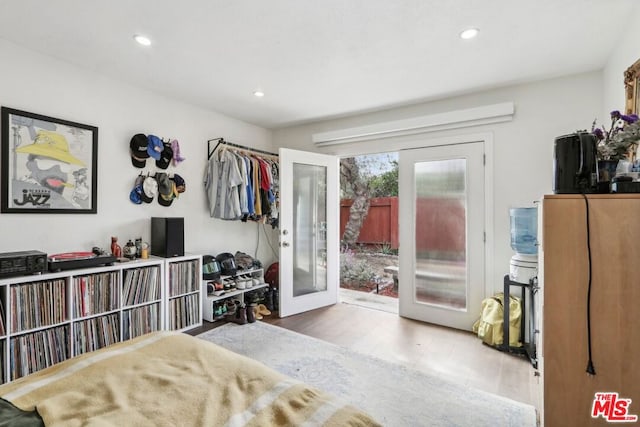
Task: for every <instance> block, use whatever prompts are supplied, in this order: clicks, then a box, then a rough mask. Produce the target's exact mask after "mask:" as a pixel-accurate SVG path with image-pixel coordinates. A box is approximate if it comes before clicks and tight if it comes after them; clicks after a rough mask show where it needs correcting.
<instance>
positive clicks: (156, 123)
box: [0, 40, 277, 265]
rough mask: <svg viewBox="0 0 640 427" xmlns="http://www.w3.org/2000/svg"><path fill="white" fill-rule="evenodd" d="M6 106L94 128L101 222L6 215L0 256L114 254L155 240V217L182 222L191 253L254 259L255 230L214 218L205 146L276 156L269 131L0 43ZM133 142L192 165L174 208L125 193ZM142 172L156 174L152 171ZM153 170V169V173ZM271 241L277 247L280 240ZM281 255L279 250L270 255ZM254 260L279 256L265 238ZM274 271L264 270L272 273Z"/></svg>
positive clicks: (84, 217)
mask: <svg viewBox="0 0 640 427" xmlns="http://www.w3.org/2000/svg"><path fill="white" fill-rule="evenodd" d="M0 64H2V67H1V68H0V104H2V106H6V107H11V108H15V109H20V110H25V111H29V112H33V113H38V114H42V115H45V116H50V117H55V118H59V119H66V120H70V121H74V122H78V123H83V124H88V125H93V126H97V127H98V134H99V141H98V163H99V165H98V200H97V202H98V213H97V214H95V215H91V214H64V215H61V214H0V229H1V230H2V237H1V238H0V252H7V251H17V250H29V249H37V250H42V251H44V252H47V253H49V254H52V253H59V252H69V251H85V250H91V248H92V247H93V246H98V247H102V248H108V247H109V245H110V237H111V236H118V238H119V242H120V244H122V245H124V244H125V243H126V242H127V240H128V239H135V238H136V237H142V238H143V240H145V241H150V227H151V225H150V218H151V217H154V216H158V217H184V218H185V250H186V251H188V252H194V253H210V254H213V255H215V254H217V253H219V252H223V251H228V252H235V251H237V250H239V251H243V252H246V253H248V254H250V255H252V256H254V255H255V251H256V245H257V238H258V234H257V233H258V227H262V225H260V226H258V225H257V224H254V223H241V222H239V221H234V222H228V221H222V220H219V219H214V218H210V217H209V214H208V210H207V208H206V200H205V195H204V187H203V183H202V177H203V171H204V167H205V164H206V160H207V140H208V139H211V138H215V137H225V138H226V139H227V140H229V141H232V142H236V143H240V144H244V145H250V146H252V147H255V148H261V149H266V150H272V149H273V145H272V134H271V131H269V130H266V129H263V128H260V127H257V126H253V125H250V124H247V123H244V122H241V121H239V120H236V119H232V118H229V117H226V116H223V115H221V114H217V113H215V112H211V111H206V110H203V109H199V108H196V107H193V106H189V105H186V104H184V103H181V102H178V101H175V100H172V99H168V98H165V97H162V96H159V95H156V94H153V93H151V92H148V91H145V90H142V89H139V88H136V87H132V86H129V85H127V84H123V83H119V82H116V81H113V80H111V79H108V78H106V77H104V76H102V75H100V74H98V73H96V72H92V71H89V70H84V69H80V68H78V67H75V66H71V65H69V64H67V63H64V62H60V61H58V60H55V59H52V58H49V57H47V56H43V55H40V54H37V53H34V52H32V51H28V50H25V49H23V48H20V47H18V46H16V45H14V44H11V43H8V42H6V41H3V40H0ZM136 133H144V134H149V133H152V134H155V135H158V136H161V137H171V138H176V139H178V140H179V141H180V148H181V153H182V155H183V156H184V157H186V159H187V160H186V161H184V162H182V163H181V164H179V165H178V166H177V167H175V168H173V166H171V167H170V168H169V170H168V171H169V172H174V173H178V174H180V175H181V176H182V177H183V178H184V179H185V181H186V183H187V190H186V192H185V193H183V194H182V195H180V198H179V199H177V200H175V201H174V202H173V205H172V206H170V207H163V206H160V205H158V204H157V203H156V202H153V203H151V204H142V205H135V204H133V203H132V202H130V201H129V192H130V191H131V188H132V186H133V182H134V180H135V177H136V176H137V175H138V172H139V171H140V169H136V168H134V167H133V166H132V165H131V161H130V157H129V141H130V139H131V137H132V136H133V135H134V134H136ZM147 165H148V166H147V168H146V169H145V170H150V171H152V172H153V171H155V170H156V168H155V164H153V165H152V162H150V161H148V162H147ZM150 165H152V166H150ZM267 233H268V234H269V237H270V238H271V239H272V241H273V242H274V243H276V240H275V239H274V234H273V233H272V232H271V231H270V227H268V230H267ZM274 247H275V248H276V249H277V246H274ZM258 259H260V260H261V261H262V262H263V263H270V262H271V261H272V260H273V259H274V255H273V252H272V250H271V249H270V247H269V246H268V245H267V242H266V241H265V233H264V232H263V231H262V230H260V248H259V250H258ZM267 265H268V264H267Z"/></svg>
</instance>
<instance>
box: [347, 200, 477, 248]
mask: <svg viewBox="0 0 640 427" xmlns="http://www.w3.org/2000/svg"><path fill="white" fill-rule="evenodd" d="M351 204H352V200H351V199H343V200H341V201H340V236H342V235H343V234H344V228H345V226H346V224H347V221H348V220H349V208H350V207H351ZM417 204H418V206H417V208H418V218H417V222H416V225H417V228H416V233H417V235H418V236H421V239H419V240H418V241H417V242H416V249H417V251H418V252H438V253H443V254H446V253H449V254H455V253H458V254H464V252H465V246H466V230H465V222H466V221H465V207H464V204H463V203H461V202H460V200H458V199H455V198H453V199H442V198H421V199H419V200H418V202H417ZM358 243H360V244H365V245H383V244H388V245H390V247H391V248H392V249H398V247H399V238H398V198H397V197H378V198H373V199H371V205H370V207H369V213H368V214H367V217H366V218H365V220H364V224H362V228H361V229H360V236H359V237H358Z"/></svg>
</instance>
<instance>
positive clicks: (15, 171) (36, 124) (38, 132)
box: [0, 107, 98, 214]
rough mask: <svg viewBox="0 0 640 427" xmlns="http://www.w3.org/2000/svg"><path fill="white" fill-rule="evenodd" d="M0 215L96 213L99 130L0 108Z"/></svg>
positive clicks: (66, 121)
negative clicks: (0, 163)
mask: <svg viewBox="0 0 640 427" xmlns="http://www.w3.org/2000/svg"><path fill="white" fill-rule="evenodd" d="M0 115H1V116H2V138H1V139H2V170H1V171H0V176H1V179H2V182H1V185H0V193H1V197H2V200H1V203H0V211H1V212H2V213H71V214H75V213H87V214H95V213H96V212H97V203H96V202H97V200H96V190H97V176H98V170H97V167H98V128H97V127H95V126H89V125H83V124H80V123H75V122H71V121H68V120H61V119H55V118H53V117H46V116H42V115H39V114H33V113H28V112H26V111H20V110H14V109H11V108H7V107H2V109H1V112H0Z"/></svg>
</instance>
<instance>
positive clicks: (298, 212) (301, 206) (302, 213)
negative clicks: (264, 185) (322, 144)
mask: <svg viewBox="0 0 640 427" xmlns="http://www.w3.org/2000/svg"><path fill="white" fill-rule="evenodd" d="M339 188H340V187H339V160H338V158H337V157H334V156H328V155H325V154H318V153H310V152H305V151H297V150H290V149H285V148H281V149H280V299H279V303H280V313H279V314H280V317H285V316H290V315H292V314H297V313H302V312H304V311H308V310H313V309H315V308H319V307H324V306H327V305H332V304H336V303H337V302H338V287H339V285H340V257H339V226H340V212H339V209H340V203H339V202H340V200H339V199H340V197H339Z"/></svg>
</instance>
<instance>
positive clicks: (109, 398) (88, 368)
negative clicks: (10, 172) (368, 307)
mask: <svg viewBox="0 0 640 427" xmlns="http://www.w3.org/2000/svg"><path fill="white" fill-rule="evenodd" d="M0 396H2V398H3V399H5V400H6V401H7V402H10V403H11V404H13V405H15V407H17V408H18V409H20V410H24V411H34V410H35V411H37V414H39V415H40V416H41V417H42V420H43V421H44V424H45V425H46V426H65V427H73V426H145V425H149V426H230V427H231V426H244V425H247V426H303V425H307V426H317V425H325V426H377V425H380V424H378V423H376V422H375V421H374V420H373V419H371V418H370V417H369V416H368V415H367V414H365V413H363V412H361V411H359V410H357V409H356V408H354V407H352V406H349V405H345V404H343V403H341V402H340V401H339V400H337V399H335V398H333V397H332V396H330V395H327V394H325V393H323V392H321V391H319V390H316V389H314V388H312V387H310V386H307V385H305V384H303V383H300V382H299V381H296V380H293V379H291V378H289V377H286V376H284V375H282V374H280V373H278V372H276V371H275V370H272V369H270V368H268V367H266V366H265V365H262V364H261V363H259V362H257V361H254V360H252V359H249V358H246V357H244V356H241V355H238V354H236V353H233V352H231V351H229V350H226V349H224V348H222V347H219V346H217V345H215V344H213V343H210V342H207V341H204V340H201V339H198V338H195V337H192V336H189V335H186V334H182V333H177V332H166V331H165V332H154V333H151V334H147V335H144V336H142V337H138V338H136V339H133V340H130V341H126V342H122V343H118V344H114V345H112V346H109V347H107V348H103V349H101V350H98V351H95V352H92V353H88V354H84V355H81V356H78V357H75V358H73V359H70V360H67V361H65V362H62V363H60V364H57V365H54V366H51V367H49V368H47V369H44V370H42V371H39V372H36V373H34V374H31V375H29V376H27V377H24V378H21V379H19V380H17V381H14V382H11V383H9V384H4V385H2V386H0ZM3 403H4V404H5V405H4V406H3V407H2V408H3V409H2V410H3V411H4V408H5V407H6V406H7V404H6V402H3ZM9 406H10V405H9ZM32 415H33V414H32ZM0 425H2V424H1V422H0ZM7 425H10V424H7ZM25 425H30V424H25ZM35 425H37V424H35Z"/></svg>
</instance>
